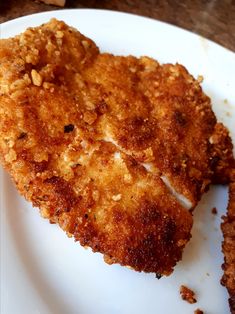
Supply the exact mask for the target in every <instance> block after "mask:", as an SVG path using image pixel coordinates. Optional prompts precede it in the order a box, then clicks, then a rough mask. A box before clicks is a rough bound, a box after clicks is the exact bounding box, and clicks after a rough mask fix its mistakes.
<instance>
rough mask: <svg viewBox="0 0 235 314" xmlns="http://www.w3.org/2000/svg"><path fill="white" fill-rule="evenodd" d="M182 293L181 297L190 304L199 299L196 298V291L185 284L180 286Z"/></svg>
mask: <svg viewBox="0 0 235 314" xmlns="http://www.w3.org/2000/svg"><path fill="white" fill-rule="evenodd" d="M180 294H181V298H182V299H183V300H185V301H187V302H188V303H190V304H193V303H196V302H197V300H196V299H195V293H194V292H193V291H192V290H191V289H189V288H188V287H186V286H184V285H182V286H180Z"/></svg>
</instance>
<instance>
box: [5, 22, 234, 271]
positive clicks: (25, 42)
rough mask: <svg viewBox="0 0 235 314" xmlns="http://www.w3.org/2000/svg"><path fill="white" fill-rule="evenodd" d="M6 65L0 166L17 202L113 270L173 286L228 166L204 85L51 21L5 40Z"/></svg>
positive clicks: (225, 142)
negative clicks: (200, 209)
mask: <svg viewBox="0 0 235 314" xmlns="http://www.w3.org/2000/svg"><path fill="white" fill-rule="evenodd" d="M0 60H1V63H0V95H1V96H0V97H1V98H0V117H1V125H0V160H1V163H2V165H3V166H4V168H5V169H6V170H7V171H8V172H9V173H10V175H11V176H12V178H13V180H14V182H15V184H16V186H17V189H18V190H19V192H20V193H21V194H22V195H24V197H25V198H26V199H27V200H29V201H31V202H32V204H33V205H34V206H36V207H39V208H40V211H41V214H42V216H43V217H45V218H48V219H49V220H50V221H51V222H55V223H58V224H59V225H60V227H61V228H63V229H64V230H65V231H66V233H67V234H68V235H69V236H73V237H74V239H75V240H76V241H79V242H80V244H81V245H83V246H89V247H91V248H92V250H93V251H94V252H97V251H98V252H101V253H103V254H104V256H105V260H106V262H108V263H120V264H121V265H125V266H130V267H132V268H133V269H135V270H137V271H145V272H155V273H158V274H162V275H169V274H170V273H171V272H172V270H173V267H174V266H175V264H176V263H177V261H179V260H180V259H181V257H182V251H183V248H184V246H185V244H186V243H187V242H188V241H189V239H190V236H191V235H190V231H191V227H192V214H191V211H192V209H193V208H194V207H195V206H196V205H197V203H198V201H199V200H200V198H201V196H202V194H203V192H204V191H206V190H207V189H208V187H209V184H210V183H211V182H212V181H213V180H216V181H219V180H220V179H219V175H217V174H218V173H219V172H223V173H225V175H224V177H223V180H221V181H223V182H226V180H227V176H226V172H225V171H223V170H224V169H227V167H228V166H229V163H230V162H231V159H232V157H231V156H232V153H231V147H232V145H231V141H230V138H229V136H228V133H226V132H227V131H226V129H225V128H224V126H223V125H222V124H219V123H217V121H216V118H215V115H214V113H213V111H212V109H211V103H210V99H209V97H207V96H206V95H205V94H204V93H203V92H202V89H201V87H200V84H199V81H197V80H195V79H194V78H193V77H192V76H191V75H190V74H189V73H188V72H187V70H186V69H185V68H184V67H183V66H182V65H179V64H176V65H172V64H165V65H160V64H159V63H158V62H157V61H155V60H153V59H151V58H148V57H141V58H139V59H138V58H135V57H132V56H129V57H121V56H113V55H111V54H101V53H100V52H99V49H98V47H97V46H96V45H95V43H94V42H93V41H91V40H90V39H88V38H87V37H85V36H83V35H82V34H81V33H79V32H78V31H77V30H75V29H74V28H71V27H69V26H67V25H66V24H65V23H63V22H60V21H57V20H55V19H53V20H51V21H50V22H49V23H47V24H44V25H42V26H40V27H36V28H30V29H28V30H26V31H25V32H24V33H23V34H21V35H19V36H16V37H14V38H10V39H5V40H1V41H0ZM221 130H222V132H221ZM218 133H219V134H223V136H218ZM218 139H220V140H218ZM224 147H225V148H226V149H224Z"/></svg>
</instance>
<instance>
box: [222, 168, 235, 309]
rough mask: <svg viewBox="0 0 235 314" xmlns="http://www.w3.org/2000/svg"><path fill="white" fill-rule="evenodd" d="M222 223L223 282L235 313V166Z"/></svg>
mask: <svg viewBox="0 0 235 314" xmlns="http://www.w3.org/2000/svg"><path fill="white" fill-rule="evenodd" d="M223 218H224V221H223V223H222V225H221V228H222V232H223V235H224V241H223V245H222V251H223V253H224V264H223V270H224V275H223V277H222V280H221V283H222V285H224V286H226V287H227V289H228V293H229V305H230V310H231V313H232V314H234V313H235V168H234V169H233V170H232V171H231V183H230V185H229V204H228V212H227V215H226V216H225V217H223Z"/></svg>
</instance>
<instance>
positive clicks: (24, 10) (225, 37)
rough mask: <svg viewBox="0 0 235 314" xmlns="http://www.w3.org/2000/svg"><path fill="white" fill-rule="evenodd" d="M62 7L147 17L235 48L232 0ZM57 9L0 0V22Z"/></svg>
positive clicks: (71, 2)
mask: <svg viewBox="0 0 235 314" xmlns="http://www.w3.org/2000/svg"><path fill="white" fill-rule="evenodd" d="M65 8H98V9H108V10H116V11H123V12H129V13H134V14H138V15H143V16H148V17H151V18H154V19H157V20H160V21H164V22H168V23H171V24H174V25H177V26H180V27H182V28H185V29H187V30H190V31H192V32H195V33H197V34H200V35H202V36H204V37H206V38H209V39H211V40H213V41H215V42H217V43H219V44H221V45H222V46H224V47H226V48H228V49H230V50H233V51H235V1H234V0H208V1H207V0H195V1H193V0H192V1H187V0H183V1H179V0H178V1H174V0H160V1H157V0H142V1H141V0H139V1H138V0H67V1H66V6H65ZM60 9H61V8H58V7H55V6H50V5H46V4H43V3H39V2H36V1H33V0H0V23H2V22H5V21H8V20H11V19H14V18H16V17H19V16H23V15H28V14H32V13H36V12H42V11H50V10H60Z"/></svg>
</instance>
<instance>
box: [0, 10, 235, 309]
mask: <svg viewBox="0 0 235 314" xmlns="http://www.w3.org/2000/svg"><path fill="white" fill-rule="evenodd" d="M51 17H56V18H58V19H62V20H64V21H65V22H67V23H68V24H70V25H73V26H74V27H76V28H78V29H79V30H80V31H81V32H82V33H84V34H85V35H87V36H89V37H90V38H92V39H93V40H95V42H96V43H97V44H98V46H99V47H100V48H101V50H102V51H108V52H112V53H115V54H122V55H127V54H133V55H136V56H140V55H148V56H151V57H153V58H156V59H158V60H159V61H160V62H173V63H175V62H180V63H182V64H184V65H185V66H186V67H187V68H188V69H189V71H190V72H191V73H192V74H193V75H194V76H197V75H199V74H201V75H203V76H204V78H205V80H204V83H203V87H204V90H205V91H206V92H207V94H208V95H209V96H210V97H211V98H212V102H213V109H214V111H215V112H216V115H217V117H218V118H219V119H220V120H221V121H222V122H224V124H225V125H227V126H228V127H229V129H230V131H231V134H232V137H233V140H234V139H235V127H234V126H235V89H234V83H235V82H234V73H235V55H234V53H232V52H230V51H228V50H226V49H224V48H223V47H221V46H219V45H217V44H215V43H212V42H210V41H208V40H206V39H204V38H201V37H199V36H197V35H194V34H192V33H190V32H187V31H184V30H181V29H179V28H176V27H173V26H170V25H167V24H164V23H161V22H158V21H154V20H151V19H147V18H142V17H137V16H134V15H129V14H123V13H117V12H111V11H110V12H109V11H101V10H64V11H56V12H47V13H42V14H36V15H31V16H26V17H23V18H19V19H16V20H13V21H10V22H7V23H4V24H2V25H1V37H2V38H3V37H9V36H13V35H15V34H17V33H19V32H21V31H23V30H24V29H25V28H26V27H28V26H36V25H40V24H41V23H43V22H47V21H48V20H49V19H50V18H51ZM234 142H235V141H234ZM0 179H1V189H0V191H1V314H34V313H35V314H36V313H42V314H47V313H52V314H75V313H76V314H77V313H78V314H143V313H146V314H156V313H159V314H162V313H163V314H171V313H179V314H188V313H193V311H194V310H195V309H196V308H201V309H202V310H204V311H205V313H207V314H209V313H211V314H212V313H213V314H225V313H228V312H229V309H228V305H227V298H228V295H227V292H226V290H225V289H224V288H223V287H222V286H221V285H220V283H219V282H220V278H221V275H222V271H221V264H222V261H223V256H222V254H221V252H220V251H221V240H222V235H221V231H220V217H221V215H222V214H223V213H225V208H226V204H227V188H226V187H213V188H211V190H210V192H209V193H207V194H206V195H205V196H204V197H203V199H202V201H201V202H200V205H199V206H198V207H197V208H196V210H195V223H194V227H193V237H192V240H191V241H190V243H189V244H188V245H187V248H186V249H185V252H184V254H183V260H182V261H181V262H180V263H178V265H177V267H176V268H175V271H174V273H173V275H171V276H170V277H168V278H162V279H160V280H157V279H156V278H155V276H154V274H144V273H137V272H134V271H132V270H129V269H127V268H124V267H121V266H119V265H113V266H108V265H106V264H105V263H104V262H103V259H102V256H101V255H100V254H98V253H97V254H94V253H92V252H90V250H85V249H84V248H82V247H80V245H79V244H78V243H74V241H73V240H72V239H69V238H67V237H66V235H65V234H64V233H63V232H62V231H61V230H60V229H59V228H58V227H57V226H56V225H50V224H49V223H48V221H46V220H44V219H42V218H40V216H39V213H38V210H37V209H33V208H32V207H31V206H30V204H28V203H26V202H25V201H24V200H23V198H22V197H20V196H19V195H18V193H17V192H16V189H15V188H14V186H13V184H12V182H11V181H10V179H9V177H8V175H7V174H6V173H5V172H4V171H2V170H1V172H0ZM214 206H216V207H217V209H218V211H219V213H218V215H217V216H214V215H212V213H211V209H212V208H213V207H214ZM181 284H186V285H187V286H189V287H191V288H192V289H193V290H195V292H196V295H197V299H198V302H197V303H196V304H194V305H190V304H188V303H186V302H185V301H182V300H181V298H180V296H179V287H180V285H181Z"/></svg>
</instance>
